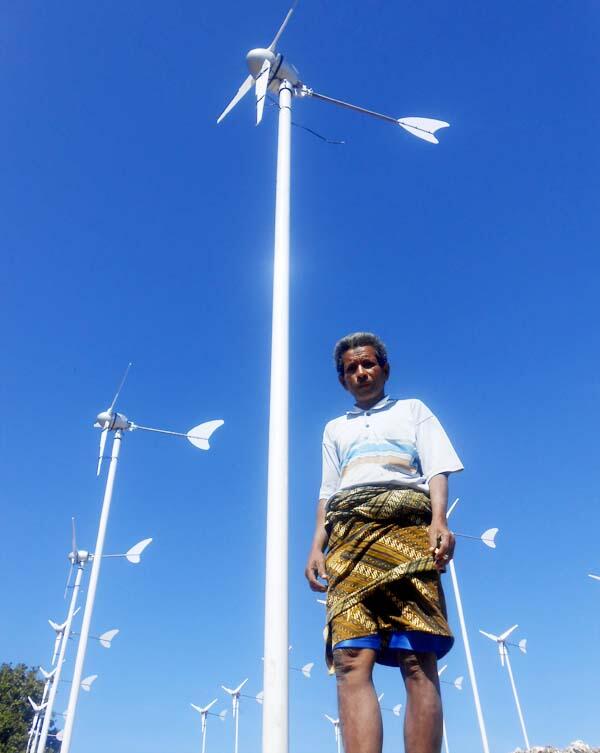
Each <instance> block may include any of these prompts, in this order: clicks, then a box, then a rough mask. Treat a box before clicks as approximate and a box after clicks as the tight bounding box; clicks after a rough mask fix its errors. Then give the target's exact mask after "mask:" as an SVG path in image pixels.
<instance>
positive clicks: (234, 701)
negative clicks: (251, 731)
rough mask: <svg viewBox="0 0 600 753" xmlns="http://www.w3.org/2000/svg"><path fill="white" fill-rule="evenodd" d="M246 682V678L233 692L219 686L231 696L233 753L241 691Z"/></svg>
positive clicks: (236, 749)
mask: <svg viewBox="0 0 600 753" xmlns="http://www.w3.org/2000/svg"><path fill="white" fill-rule="evenodd" d="M247 682H248V678H247V677H246V679H245V680H244V682H241V683H240V684H239V685H238V686H237V688H235V690H232V689H231V688H226V687H225V685H221V687H222V688H223V690H224V691H225V692H226V693H227V694H228V695H230V696H231V705H232V712H231V713H232V715H233V719H234V721H235V743H234V746H233V753H238V730H239V714H240V695H241V692H240V691H241V689H242V688H243V687H244V685H245V684H246V683H247Z"/></svg>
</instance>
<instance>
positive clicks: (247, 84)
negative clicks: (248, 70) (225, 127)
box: [217, 76, 254, 123]
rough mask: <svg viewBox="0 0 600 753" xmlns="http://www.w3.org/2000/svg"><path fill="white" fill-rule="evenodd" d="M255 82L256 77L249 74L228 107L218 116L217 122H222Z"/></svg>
mask: <svg viewBox="0 0 600 753" xmlns="http://www.w3.org/2000/svg"><path fill="white" fill-rule="evenodd" d="M253 83H254V78H253V77H252V76H248V78H247V79H245V80H244V83H243V84H242V85H241V86H240V88H239V89H238V91H237V94H236V95H235V97H234V98H233V99H232V100H231V102H230V103H229V104H228V105H227V107H226V108H225V109H224V110H223V112H222V113H221V114H220V115H219V117H218V118H217V123H220V122H221V121H222V120H223V118H224V117H225V116H226V115H228V114H229V113H230V112H231V111H232V110H233V108H234V107H235V106H236V105H237V103H238V102H239V101H240V99H242V98H243V97H245V96H246V94H248V92H249V91H250V89H252V84H253Z"/></svg>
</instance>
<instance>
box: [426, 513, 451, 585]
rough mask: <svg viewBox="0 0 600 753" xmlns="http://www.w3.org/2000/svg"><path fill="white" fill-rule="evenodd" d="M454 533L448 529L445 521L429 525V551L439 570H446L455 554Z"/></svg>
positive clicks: (441, 571)
mask: <svg viewBox="0 0 600 753" xmlns="http://www.w3.org/2000/svg"><path fill="white" fill-rule="evenodd" d="M455 543H456V542H455V539H454V534H453V533H452V531H449V530H448V526H447V525H446V524H445V523H435V522H432V523H431V525H430V526H429V544H430V547H429V551H430V552H431V554H432V556H433V559H434V562H435V566H436V568H437V570H438V572H440V573H443V572H445V571H446V565H447V564H448V562H450V560H451V559H452V557H453V556H454V546H455Z"/></svg>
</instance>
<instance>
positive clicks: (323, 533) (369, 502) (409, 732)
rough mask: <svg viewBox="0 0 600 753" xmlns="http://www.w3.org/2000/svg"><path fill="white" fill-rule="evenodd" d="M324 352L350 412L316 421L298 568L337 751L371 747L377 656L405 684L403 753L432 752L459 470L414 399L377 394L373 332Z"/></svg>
mask: <svg viewBox="0 0 600 753" xmlns="http://www.w3.org/2000/svg"><path fill="white" fill-rule="evenodd" d="M334 358H335V362H336V368H337V371H338V377H339V381H340V384H341V385H342V386H343V387H344V388H345V389H346V390H348V392H350V394H351V395H352V397H353V398H354V400H355V407H354V408H353V409H352V410H350V411H348V412H347V413H346V414H345V415H344V416H340V417H339V418H336V419H334V420H333V421H330V422H329V423H328V424H327V426H326V427H325V432H324V435H323V480H322V485H321V492H320V494H319V504H318V508H317V521H316V528H315V534H314V538H313V543H312V547H311V551H310V553H309V557H308V562H307V565H306V570H305V575H306V578H307V579H308V582H309V584H310V587H311V588H312V589H313V590H314V591H322V592H324V591H327V629H326V633H327V637H326V639H327V656H328V665H329V666H330V669H331V667H332V666H333V668H334V671H335V674H336V679H337V689H338V704H339V713H340V719H341V724H342V735H343V741H344V750H345V751H346V753H381V749H382V742H383V731H382V724H381V712H380V708H379V703H378V700H377V696H376V693H375V689H374V687H373V681H372V671H373V665H374V663H375V662H378V663H380V664H386V665H388V666H397V667H399V668H400V671H401V673H402V677H403V679H404V684H405V687H406V693H407V703H406V715H405V721H404V743H405V751H406V753H439V751H440V748H441V741H442V706H441V699H440V691H439V680H438V674H437V660H438V659H439V658H441V657H442V656H444V654H446V653H447V652H448V651H449V650H450V648H451V646H452V643H453V641H454V639H453V637H452V633H451V631H450V628H449V627H448V623H447V622H446V610H445V603H444V596H443V592H442V589H441V584H440V575H439V574H440V572H444V570H445V565H446V564H447V563H448V561H449V560H450V559H451V558H452V555H453V552H454V536H453V535H452V533H451V532H450V531H449V530H448V525H447V522H446V508H447V503H448V474H450V473H452V472H454V471H460V470H462V467H463V466H462V464H461V462H460V460H459V458H458V456H457V454H456V452H455V451H454V448H453V447H452V445H451V443H450V440H449V439H448V437H447V435H446V433H445V432H444V429H443V428H442V426H441V425H440V423H439V421H438V420H437V418H436V417H435V416H434V415H433V414H432V413H431V411H429V409H428V408H427V407H426V406H425V405H424V404H423V403H422V402H421V401H420V400H394V399H391V398H390V397H388V396H386V394H385V383H386V382H387V380H388V377H389V374H390V366H389V363H388V359H387V352H386V349H385V346H384V344H383V343H382V342H381V340H380V339H379V338H378V337H376V336H375V335H373V334H371V333H365V332H357V333H355V334H352V335H348V336H347V337H344V338H343V339H341V340H340V341H339V342H338V343H337V345H336V346H335V351H334ZM325 550H327V555H326V556H325V554H324V552H325ZM319 579H321V581H324V580H327V581H328V585H327V586H326V585H324V584H323V583H322V582H321V581H320V580H319Z"/></svg>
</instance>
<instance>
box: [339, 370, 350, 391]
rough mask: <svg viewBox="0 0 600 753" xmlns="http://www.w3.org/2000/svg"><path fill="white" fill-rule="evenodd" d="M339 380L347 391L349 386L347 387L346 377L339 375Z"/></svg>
mask: <svg viewBox="0 0 600 753" xmlns="http://www.w3.org/2000/svg"><path fill="white" fill-rule="evenodd" d="M338 380H339V383H340V384H341V385H342V387H343V388H344V389H345V390H347V389H348V386H347V385H346V380H345V379H344V375H343V374H338Z"/></svg>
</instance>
